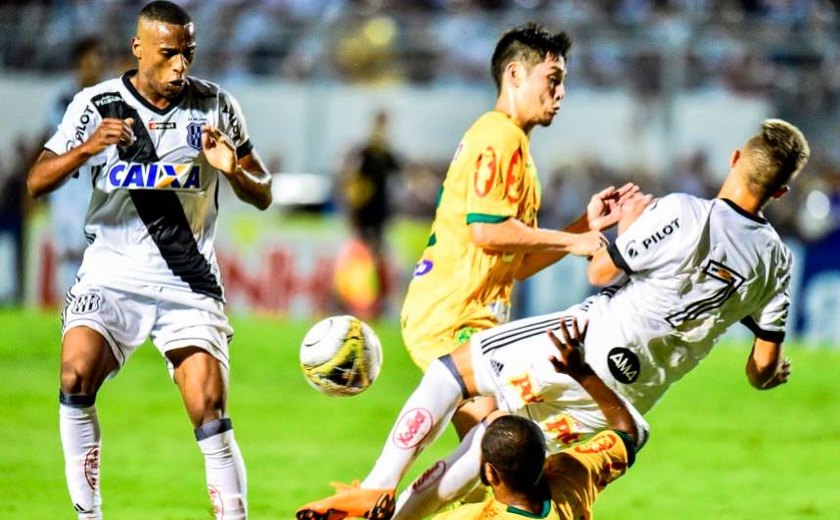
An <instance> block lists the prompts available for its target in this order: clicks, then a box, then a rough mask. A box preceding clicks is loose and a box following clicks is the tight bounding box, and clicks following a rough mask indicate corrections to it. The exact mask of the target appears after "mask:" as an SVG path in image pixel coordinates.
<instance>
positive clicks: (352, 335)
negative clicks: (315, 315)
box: [300, 315, 382, 396]
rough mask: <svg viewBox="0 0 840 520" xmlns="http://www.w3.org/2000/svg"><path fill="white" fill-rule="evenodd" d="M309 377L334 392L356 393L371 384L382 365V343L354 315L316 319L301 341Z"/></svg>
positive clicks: (302, 362)
mask: <svg viewBox="0 0 840 520" xmlns="http://www.w3.org/2000/svg"><path fill="white" fill-rule="evenodd" d="M300 366H301V368H302V369H303V376H304V377H305V378H306V381H307V382H308V383H309V384H310V385H312V387H313V388H315V389H316V390H318V391H320V392H323V393H325V394H327V395H332V396H345V395H356V394H358V393H360V392H362V391H364V390H365V389H366V388H368V387H369V386H370V385H371V384H372V383H373V381H374V380H375V379H376V377H377V376H378V375H379V371H380V369H381V368H382V344H381V343H380V342H379V338H378V337H377V336H376V333H375V332H373V329H371V328H370V327H369V326H368V325H367V324H366V323H365V322H363V321H362V320H360V319H359V318H356V317H355V316H348V315H345V316H332V317H330V318H326V319H324V320H321V321H319V322H318V323H316V324H315V325H314V326H313V327H312V328H311V329H309V332H307V333H306V336H304V338H303V342H301V344H300Z"/></svg>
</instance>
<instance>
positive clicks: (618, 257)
mask: <svg viewBox="0 0 840 520" xmlns="http://www.w3.org/2000/svg"><path fill="white" fill-rule="evenodd" d="M687 202H688V201H687V200H686V198H685V197H678V196H676V195H668V196H666V197H663V198H661V199H657V200H656V201H655V202H654V203H653V204H651V205H650V206H648V208H647V209H645V211H644V212H642V214H641V215H640V216H639V218H638V219H637V220H636V221H635V222H633V224H631V225H630V227H628V228H627V229H626V230H625V231H624V233H622V234H621V235H619V236H618V237H617V238H616V239H615V241H614V242H613V243H612V244H610V245H609V247H608V250H607V251H608V252H609V255H610V258H612V261H613V263H615V265H616V267H618V268H620V269H622V270H623V271H624V272H625V273H627V274H632V273H635V272H642V271H649V270H651V269H655V268H657V267H659V266H661V265H664V264H666V263H667V262H668V261H670V260H671V259H672V258H674V257H675V256H676V255H681V254H682V251H681V250H680V248H678V247H676V246H677V244H679V242H680V241H679V237H680V236H681V234H682V228H683V227H684V226H685V222H684V220H685V219H684V212H683V206H684V204H685V203H687Z"/></svg>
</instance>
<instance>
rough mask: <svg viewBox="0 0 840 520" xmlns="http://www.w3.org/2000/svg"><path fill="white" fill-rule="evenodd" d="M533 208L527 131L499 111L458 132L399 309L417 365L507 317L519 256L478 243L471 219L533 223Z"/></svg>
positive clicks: (536, 190) (536, 189) (534, 183)
mask: <svg viewBox="0 0 840 520" xmlns="http://www.w3.org/2000/svg"><path fill="white" fill-rule="evenodd" d="M539 207H540V185H539V179H538V177H537V170H536V168H535V167H534V163H533V161H532V159H531V153H530V150H529V141H528V136H527V135H526V134H525V132H523V131H522V129H521V128H519V127H518V126H517V125H516V124H515V123H513V122H512V121H511V120H510V119H509V118H508V116H506V115H505V114H503V113H502V112H497V111H493V112H488V113H486V114H484V115H483V116H481V117H480V118H479V119H478V120H477V121H476V122H475V123H474V124H473V125H472V127H470V129H469V130H468V131H467V133H466V134H464V137H463V139H462V140H461V143H460V144H459V145H458V150H457V151H456V153H455V157H454V158H453V159H452V162H451V164H450V165H449V170H448V171H447V172H446V178H445V179H444V181H443V186H442V188H441V191H440V194H439V196H438V203H437V209H436V212H435V219H434V222H433V223H432V231H431V235H430V237H429V242H428V244H427V246H426V249H425V251H424V252H423V256H422V258H421V259H420V261H419V262H418V263H417V266H416V268H415V270H414V276H413V278H412V281H411V283H410V284H409V287H408V292H407V294H406V297H405V302H404V304H403V308H402V313H401V323H402V332H403V339H404V340H405V343H406V347H407V348H408V350H409V353H410V354H411V356H412V358H413V359H414V361H415V362H416V363H417V364H418V365H420V366H421V368H423V369H425V368H426V367H427V366H428V364H429V363H431V361H432V360H434V359H435V358H437V357H439V356H442V355H444V354H448V353H450V352H452V351H453V350H455V348H456V347H457V346H458V345H459V344H460V343H463V341H465V340H466V339H467V338H468V337H469V335H470V334H471V333H472V332H474V331H476V330H483V329H486V328H489V327H492V326H494V325H497V324H498V323H499V322H501V321H506V319H507V316H506V315H507V313H508V309H509V308H510V299H511V292H512V289H513V279H514V273H515V272H516V270H517V268H518V267H519V266H520V265H521V263H522V259H523V257H524V254H523V253H499V252H492V251H486V250H484V249H482V248H480V247H477V246H476V245H474V244H473V242H472V240H471V237H470V229H469V225H470V224H472V223H476V222H485V223H497V222H503V221H504V220H506V219H508V218H515V219H517V220H520V221H521V222H523V223H524V224H526V225H528V226H532V227H536V226H537V211H538V210H539Z"/></svg>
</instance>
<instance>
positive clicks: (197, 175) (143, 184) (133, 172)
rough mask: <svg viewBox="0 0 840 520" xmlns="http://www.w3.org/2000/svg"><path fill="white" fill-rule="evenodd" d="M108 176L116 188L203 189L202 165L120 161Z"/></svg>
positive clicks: (110, 183) (109, 171) (111, 184)
mask: <svg viewBox="0 0 840 520" xmlns="http://www.w3.org/2000/svg"><path fill="white" fill-rule="evenodd" d="M106 178H107V180H108V184H109V185H110V186H112V187H114V188H127V189H147V190H151V189H172V190H191V191H197V190H199V189H201V165H200V164H195V163H186V164H170V163H147V164H144V163H127V162H122V161H120V162H118V163H116V164H115V165H113V166H111V168H110V169H109V170H108V175H107V176H106Z"/></svg>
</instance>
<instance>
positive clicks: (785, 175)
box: [743, 119, 811, 200]
mask: <svg viewBox="0 0 840 520" xmlns="http://www.w3.org/2000/svg"><path fill="white" fill-rule="evenodd" d="M743 154H744V157H745V158H747V159H748V164H749V167H748V168H747V171H746V177H747V182H748V184H749V189H750V191H751V192H753V194H755V195H756V196H758V197H759V198H761V199H763V200H767V199H769V198H770V197H771V196H772V195H773V194H774V193H775V192H776V191H778V190H779V189H780V188H782V187H783V186H785V185H787V184H788V183H789V182H791V181H792V180H793V179H794V177H796V175H797V174H798V173H799V172H800V171H801V170H802V168H804V167H805V163H807V162H808V156H809V155H810V154H811V149H810V147H809V146H808V141H807V140H806V139H805V136H804V135H803V134H802V131H801V130H799V129H798V128H796V127H795V126H794V125H792V124H790V123H788V122H787V121H784V120H782V119H766V120H765V121H764V122H762V123H761V131H760V132H759V133H758V134H756V135H754V136H753V137H751V138H750V140H749V141H747V144H746V145H745V146H744V150H743Z"/></svg>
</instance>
